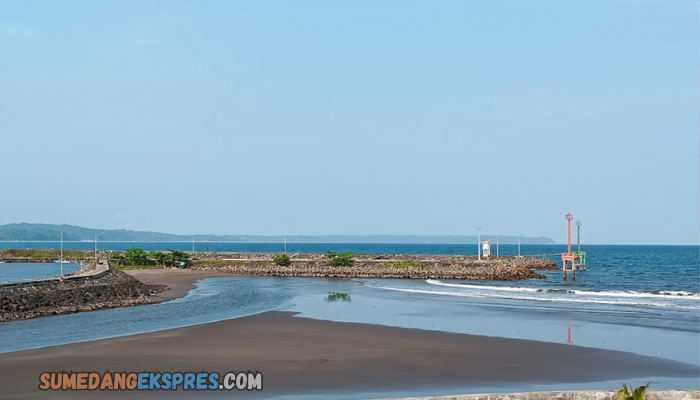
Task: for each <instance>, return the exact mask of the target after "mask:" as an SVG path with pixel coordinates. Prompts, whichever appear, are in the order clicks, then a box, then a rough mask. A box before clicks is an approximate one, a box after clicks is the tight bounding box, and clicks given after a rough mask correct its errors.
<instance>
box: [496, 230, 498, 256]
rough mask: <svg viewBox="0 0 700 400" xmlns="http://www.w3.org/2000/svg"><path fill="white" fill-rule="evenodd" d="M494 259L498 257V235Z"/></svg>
mask: <svg viewBox="0 0 700 400" xmlns="http://www.w3.org/2000/svg"><path fill="white" fill-rule="evenodd" d="M496 257H498V234H496Z"/></svg>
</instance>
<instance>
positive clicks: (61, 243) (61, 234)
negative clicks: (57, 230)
mask: <svg viewBox="0 0 700 400" xmlns="http://www.w3.org/2000/svg"><path fill="white" fill-rule="evenodd" d="M60 261H61V279H63V232H61V260H60Z"/></svg>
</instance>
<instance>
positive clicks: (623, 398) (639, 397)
mask: <svg viewBox="0 0 700 400" xmlns="http://www.w3.org/2000/svg"><path fill="white" fill-rule="evenodd" d="M649 385H651V382H649V383H647V384H646V385H644V386H640V387H638V388H636V389H634V390H632V386H629V387H628V386H627V385H626V384H624V383H623V384H622V389H620V390H618V391H617V400H644V396H646V391H647V388H648V387H649Z"/></svg>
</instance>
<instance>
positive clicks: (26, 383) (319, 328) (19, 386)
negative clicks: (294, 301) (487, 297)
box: [0, 312, 700, 399]
mask: <svg viewBox="0 0 700 400" xmlns="http://www.w3.org/2000/svg"><path fill="white" fill-rule="evenodd" d="M47 371H96V372H105V371H126V372H131V371H133V372H143V371H159V372H166V371H169V372H186V371H192V372H201V371H210V372H219V373H220V374H224V373H226V372H229V371H235V372H240V371H260V372H262V373H263V390H262V391H261V392H246V393H245V395H244V396H243V393H237V392H233V393H225V392H220V391H207V392H197V393H196V398H221V397H222V396H223V394H228V395H229V396H233V397H240V398H265V397H273V396H275V395H290V394H299V395H302V394H307V395H311V394H325V393H333V392H336V393H338V392H339V393H357V392H367V391H376V392H382V391H386V392H387V393H395V392H396V391H399V390H416V391H423V390H426V391H428V390H430V391H432V392H433V394H440V391H441V390H449V389H450V388H455V389H459V388H468V387H496V386H504V387H505V386H508V385H522V384H525V383H527V384H532V383H542V384H546V383H564V382H565V383H576V382H590V381H603V380H611V379H621V380H624V379H629V378H634V377H647V376H659V373H660V372H661V371H663V374H664V375H666V376H669V377H697V376H698V374H699V373H700V370H699V369H698V367H697V366H692V365H688V364H683V363H679V362H675V361H670V360H664V359H659V358H651V357H645V356H639V355H635V354H631V353H622V352H614V351H608V350H601V349H592V348H584V347H577V346H571V345H564V344H554V343H544V342H536V341H528V340H517V339H504V338H496V337H485V336H473V335H461V334H453V333H444V332H436V331H424V330H416V329H404V328H394V327H384V326H378V325H366V324H354V323H338V322H329V321H320V320H312V319H306V318H299V317H294V316H293V314H292V313H286V312H267V313H263V314H258V315H254V316H250V317H244V318H239V319H233V320H227V321H221V322H215V323H210V324H204V325H197V326H191V327H185V328H178V329H172V330H167V331H161V332H154V333H146V334H139V335H134V336H127V337H121V338H114V339H105V340H98V341H92V342H84V343H76V344H70V345H64V346H56V347H50V348H44V349H36V350H27V351H20V352H14V353H6V354H0V397H1V398H8V399H20V398H21V399H32V398H44V397H47V396H50V397H55V398H66V399H67V398H87V397H91V398H92V397H94V396H95V395H96V394H98V393H96V392H91V391H82V392H78V391H65V392H63V391H50V392H43V391H40V390H39V389H38V388H37V387H38V385H39V383H40V382H39V376H40V374H41V373H42V372H47ZM241 396H242V397H241ZM99 397H100V398H164V397H176V398H193V393H192V392H183V391H179V392H172V391H142V392H139V391H130V392H100V393H99ZM387 397H389V396H387Z"/></svg>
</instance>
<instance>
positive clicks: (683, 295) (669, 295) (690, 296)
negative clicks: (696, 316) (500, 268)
mask: <svg viewBox="0 0 700 400" xmlns="http://www.w3.org/2000/svg"><path fill="white" fill-rule="evenodd" d="M426 282H427V283H428V284H431V285H437V286H446V287H454V288H460V289H472V290H493V291H502V292H530V293H549V294H563V295H566V294H573V295H581V296H602V297H630V298H650V299H674V300H690V301H700V294H697V293H689V292H683V291H659V292H658V293H641V292H634V291H629V292H623V291H603V292H591V291H586V290H558V289H551V291H548V290H550V289H536V288H519V287H512V286H486V285H469V284H460V283H445V282H441V281H439V280H437V279H428V280H427V281H426Z"/></svg>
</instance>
